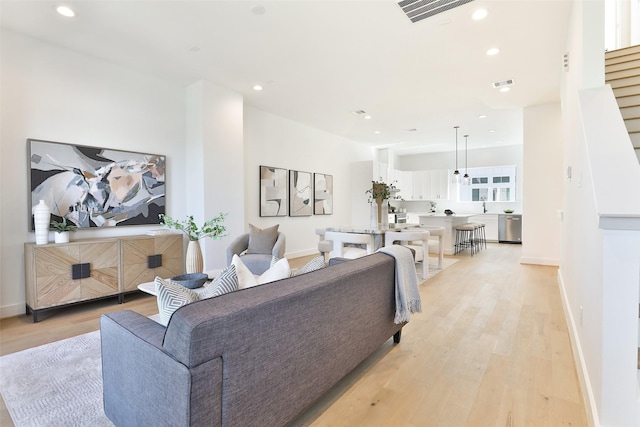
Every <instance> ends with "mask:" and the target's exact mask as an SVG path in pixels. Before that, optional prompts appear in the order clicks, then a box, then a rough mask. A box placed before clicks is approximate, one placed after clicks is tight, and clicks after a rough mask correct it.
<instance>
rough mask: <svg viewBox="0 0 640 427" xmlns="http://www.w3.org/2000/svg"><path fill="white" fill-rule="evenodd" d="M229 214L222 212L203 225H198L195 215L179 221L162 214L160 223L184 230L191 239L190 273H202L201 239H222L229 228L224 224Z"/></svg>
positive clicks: (187, 258)
mask: <svg viewBox="0 0 640 427" xmlns="http://www.w3.org/2000/svg"><path fill="white" fill-rule="evenodd" d="M227 215H228V214H226V213H220V215H218V216H217V217H214V218H211V219H210V220H208V221H205V222H204V224H202V226H201V227H198V225H197V224H196V222H195V220H194V219H193V215H188V216H187V219H185V220H183V221H178V220H175V219H173V218H171V217H170V216H168V215H165V214H160V215H159V218H160V224H162V225H164V226H165V227H168V228H174V229H176V230H179V231H182V232H183V233H184V234H185V236H187V238H188V239H189V245H188V246H187V256H186V262H185V264H186V265H185V269H186V272H187V274H189V273H202V269H203V264H204V262H203V259H202V250H201V249H200V239H203V238H205V237H210V238H212V239H220V238H222V237H224V236H226V235H227V234H226V231H227V228H226V227H225V226H224V225H223V224H222V223H223V222H224V220H225V218H226V217H227Z"/></svg>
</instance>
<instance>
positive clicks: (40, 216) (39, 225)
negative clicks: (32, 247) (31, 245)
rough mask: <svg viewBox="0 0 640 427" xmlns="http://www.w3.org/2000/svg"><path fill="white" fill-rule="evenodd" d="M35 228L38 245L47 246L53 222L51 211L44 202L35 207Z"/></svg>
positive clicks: (41, 201)
mask: <svg viewBox="0 0 640 427" xmlns="http://www.w3.org/2000/svg"><path fill="white" fill-rule="evenodd" d="M32 213H33V226H34V228H35V231H36V245H45V244H47V243H49V224H50V222H51V209H49V206H47V204H46V203H45V202H44V200H40V203H38V204H37V205H35V206H34V207H33V212H32Z"/></svg>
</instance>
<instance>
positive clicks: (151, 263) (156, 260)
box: [147, 254, 162, 268]
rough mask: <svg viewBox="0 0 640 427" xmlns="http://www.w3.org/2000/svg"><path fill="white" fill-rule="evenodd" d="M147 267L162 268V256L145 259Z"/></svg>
mask: <svg viewBox="0 0 640 427" xmlns="http://www.w3.org/2000/svg"><path fill="white" fill-rule="evenodd" d="M147 267H148V268H158V267H162V254H157V255H149V256H148V257H147Z"/></svg>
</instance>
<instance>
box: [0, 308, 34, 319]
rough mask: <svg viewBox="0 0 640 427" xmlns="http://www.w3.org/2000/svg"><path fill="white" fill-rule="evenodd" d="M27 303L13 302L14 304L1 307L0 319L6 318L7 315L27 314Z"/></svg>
mask: <svg viewBox="0 0 640 427" xmlns="http://www.w3.org/2000/svg"><path fill="white" fill-rule="evenodd" d="M26 310H27V309H26V306H25V304H13V305H5V306H2V307H0V319H4V318H7V317H15V316H20V315H22V314H25V313H26V312H27V311H26Z"/></svg>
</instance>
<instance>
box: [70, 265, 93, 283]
mask: <svg viewBox="0 0 640 427" xmlns="http://www.w3.org/2000/svg"><path fill="white" fill-rule="evenodd" d="M87 277H91V264H90V263H88V262H87V263H84V264H73V265H72V266H71V278H72V279H73V280H77V279H86V278H87Z"/></svg>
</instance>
